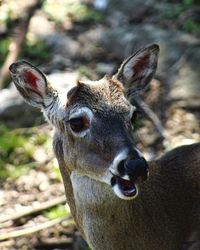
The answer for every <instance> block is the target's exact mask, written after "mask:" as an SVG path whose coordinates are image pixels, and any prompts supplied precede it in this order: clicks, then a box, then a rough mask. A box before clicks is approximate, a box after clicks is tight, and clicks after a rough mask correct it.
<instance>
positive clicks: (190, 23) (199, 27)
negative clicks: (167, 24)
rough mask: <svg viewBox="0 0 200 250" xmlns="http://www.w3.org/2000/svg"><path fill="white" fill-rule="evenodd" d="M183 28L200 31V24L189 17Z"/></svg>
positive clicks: (194, 31)
mask: <svg viewBox="0 0 200 250" xmlns="http://www.w3.org/2000/svg"><path fill="white" fill-rule="evenodd" d="M183 30H185V31H186V32H189V33H200V24H199V23H197V22H195V21H194V20H192V19H188V20H186V21H185V22H184V24H183Z"/></svg>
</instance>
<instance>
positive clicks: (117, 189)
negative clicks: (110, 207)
mask: <svg viewBox="0 0 200 250" xmlns="http://www.w3.org/2000/svg"><path fill="white" fill-rule="evenodd" d="M113 191H114V193H115V194H116V195H117V196H118V197H119V198H121V199H123V200H133V199H135V198H136V197H137V196H138V187H137V186H136V194H135V195H134V196H131V197H129V196H125V195H124V194H123V193H122V192H121V190H120V188H119V186H118V185H117V184H115V185H114V186H113Z"/></svg>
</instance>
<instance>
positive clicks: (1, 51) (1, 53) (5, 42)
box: [0, 38, 11, 66]
mask: <svg viewBox="0 0 200 250" xmlns="http://www.w3.org/2000/svg"><path fill="white" fill-rule="evenodd" d="M10 44H11V40H10V39H9V38H6V39H1V40H0V66H1V65H2V64H3V63H4V60H5V57H6V55H7V53H8V49H9V46H10Z"/></svg>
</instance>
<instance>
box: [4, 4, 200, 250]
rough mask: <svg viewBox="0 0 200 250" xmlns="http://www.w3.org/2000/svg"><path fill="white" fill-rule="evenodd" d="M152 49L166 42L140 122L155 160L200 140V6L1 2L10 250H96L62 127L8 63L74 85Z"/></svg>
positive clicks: (142, 143)
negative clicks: (64, 152) (72, 205)
mask: <svg viewBox="0 0 200 250" xmlns="http://www.w3.org/2000/svg"><path fill="white" fill-rule="evenodd" d="M150 43H158V44H159V45H160V49H161V51H160V58H159V64H158V70H157V73H156V75H155V78H154V79H153V80H152V82H151V85H150V87H149V89H148V90H147V92H146V93H145V94H144V95H143V96H141V99H142V100H143V101H144V103H143V102H142V101H141V103H140V107H139V110H140V111H141V112H140V115H139V117H138V118H137V121H136V124H135V130H136V132H135V133H136V141H137V145H138V147H139V148H140V150H141V151H142V152H144V154H145V156H146V158H147V159H152V158H155V157H158V156H160V155H161V154H163V152H165V151H168V150H170V149H172V148H174V147H176V146H178V145H182V144H190V143H194V142H199V141H200V126H199V125H200V124H199V119H200V68H199V65H200V4H199V1H198V0H168V1H167V0H166V1H164V0H159V1H158V0H147V1H140V0H129V1H128V0H124V1H121V0H115V1H114V0H95V1H92V0H85V1H84V0H55V1H54V0H30V1H21V0H7V1H6V0H5V1H4V0H1V1H0V103H1V104H0V249H6V250H7V249H23V250H27V249H43V250H45V249H70V250H72V249H74V250H75V249H78V250H79V249H80V250H81V249H83V250H86V249H88V247H87V246H86V245H85V244H84V243H83V241H82V240H81V238H80V235H79V233H78V232H77V230H76V229H75V226H74V224H73V220H72V219H71V217H70V212H69V209H68V207H67V205H65V197H64V189H63V185H62V181H61V177H60V173H59V169H58V165H57V162H56V160H55V159H54V156H53V153H52V146H51V141H52V139H51V138H52V128H51V127H50V126H49V125H47V124H46V122H45V121H44V119H43V117H42V115H41V113H40V112H39V111H38V110H37V109H33V108H31V107H29V106H28V105H26V104H25V103H24V102H23V100H22V99H21V97H20V96H19V94H18V93H17V91H16V89H15V87H14V86H13V84H12V83H11V79H10V76H9V74H8V66H9V65H10V64H11V63H12V62H13V61H15V60H18V59H22V58H23V59H26V60H28V61H30V62H31V63H33V64H35V65H37V66H39V67H40V69H41V70H43V72H45V74H46V75H47V76H48V78H49V80H50V81H51V82H53V83H54V84H55V85H57V86H61V87H64V86H66V85H67V84H68V83H69V82H71V81H76V80H77V79H79V78H90V79H98V78H100V77H102V76H103V75H104V74H112V73H114V72H115V71H116V70H117V68H118V67H119V65H120V63H121V61H122V60H123V59H125V58H126V57H128V56H129V55H130V54H132V53H133V52H134V51H136V50H137V49H139V48H141V47H143V46H146V45H148V44H150Z"/></svg>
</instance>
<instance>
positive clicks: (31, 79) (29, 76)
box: [24, 71, 39, 90]
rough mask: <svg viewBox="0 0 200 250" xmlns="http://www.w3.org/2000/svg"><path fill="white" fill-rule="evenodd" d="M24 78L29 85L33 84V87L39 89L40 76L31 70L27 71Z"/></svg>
mask: <svg viewBox="0 0 200 250" xmlns="http://www.w3.org/2000/svg"><path fill="white" fill-rule="evenodd" d="M24 78H25V81H26V83H28V84H29V85H31V87H32V88H33V89H36V90H37V83H36V82H37V80H39V78H38V77H37V76H36V75H35V74H34V73H33V72H31V71H27V72H25V73H24Z"/></svg>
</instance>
